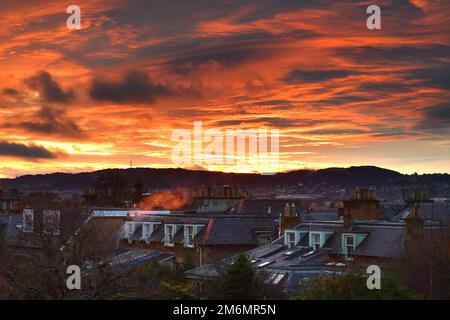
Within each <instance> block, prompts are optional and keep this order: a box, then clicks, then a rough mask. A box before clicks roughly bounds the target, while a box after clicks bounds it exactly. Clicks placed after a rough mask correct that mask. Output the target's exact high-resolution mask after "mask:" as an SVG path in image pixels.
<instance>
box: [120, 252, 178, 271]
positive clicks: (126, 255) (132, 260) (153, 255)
mask: <svg viewBox="0 0 450 320" xmlns="http://www.w3.org/2000/svg"><path fill="white" fill-rule="evenodd" d="M173 257H174V255H173V254H169V253H163V252H159V251H155V250H150V249H143V248H135V249H132V250H128V251H125V252H121V253H119V254H117V255H116V256H114V257H113V258H112V261H111V264H112V265H115V266H119V267H120V266H132V265H136V264H139V263H144V262H149V261H158V262H162V261H166V260H168V259H171V258H173Z"/></svg>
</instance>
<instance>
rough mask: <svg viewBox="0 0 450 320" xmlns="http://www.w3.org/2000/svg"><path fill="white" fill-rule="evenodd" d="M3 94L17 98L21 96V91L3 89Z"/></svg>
mask: <svg viewBox="0 0 450 320" xmlns="http://www.w3.org/2000/svg"><path fill="white" fill-rule="evenodd" d="M2 93H3V94H4V95H7V96H16V95H18V94H19V90H17V89H14V88H3V90H2Z"/></svg>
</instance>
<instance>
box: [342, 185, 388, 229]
mask: <svg viewBox="0 0 450 320" xmlns="http://www.w3.org/2000/svg"><path fill="white" fill-rule="evenodd" d="M379 211H380V204H379V201H378V200H377V199H376V198H375V190H374V189H359V188H357V189H355V190H354V191H353V196H352V197H351V198H350V199H348V200H344V201H342V205H340V208H339V216H341V217H343V218H344V225H346V226H351V224H352V223H353V221H354V220H375V219H377V218H378V216H379Z"/></svg>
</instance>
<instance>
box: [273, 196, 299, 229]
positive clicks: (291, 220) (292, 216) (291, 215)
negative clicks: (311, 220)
mask: <svg viewBox="0 0 450 320" xmlns="http://www.w3.org/2000/svg"><path fill="white" fill-rule="evenodd" d="M299 223H300V215H299V214H297V212H296V210H295V204H294V203H292V205H289V203H286V205H285V207H284V213H280V223H279V230H278V232H279V236H282V235H283V234H284V231H285V230H286V229H294V228H295V227H296V226H297V225H298V224H299Z"/></svg>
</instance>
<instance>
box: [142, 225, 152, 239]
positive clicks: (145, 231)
mask: <svg viewBox="0 0 450 320" xmlns="http://www.w3.org/2000/svg"><path fill="white" fill-rule="evenodd" d="M152 233H153V225H152V224H151V223H144V224H142V238H143V239H145V240H147V239H148V238H150V236H151V235H152Z"/></svg>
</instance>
